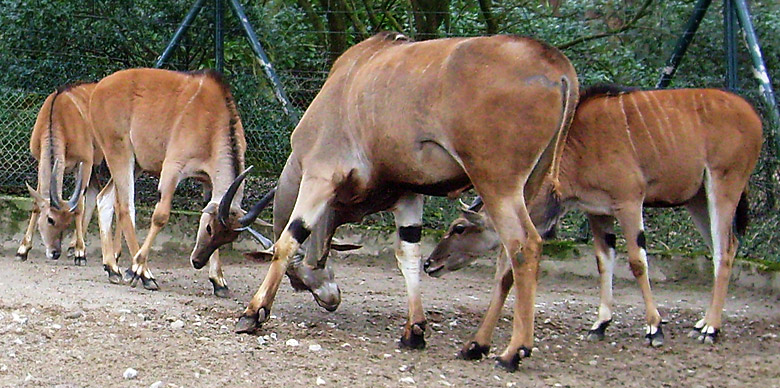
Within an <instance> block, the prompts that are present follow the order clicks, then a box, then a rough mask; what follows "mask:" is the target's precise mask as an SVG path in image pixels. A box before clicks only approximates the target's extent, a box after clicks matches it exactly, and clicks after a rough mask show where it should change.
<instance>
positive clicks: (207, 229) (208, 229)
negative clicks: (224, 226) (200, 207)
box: [206, 225, 211, 236]
mask: <svg viewBox="0 0 780 388" xmlns="http://www.w3.org/2000/svg"><path fill="white" fill-rule="evenodd" d="M206 233H208V234H209V236H211V225H206Z"/></svg>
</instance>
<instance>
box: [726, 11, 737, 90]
mask: <svg viewBox="0 0 780 388" xmlns="http://www.w3.org/2000/svg"><path fill="white" fill-rule="evenodd" d="M736 16H737V15H736V12H735V10H734V3H733V2H732V0H723V40H724V41H725V48H726V88H728V89H729V90H731V91H734V90H736V88H737V24H736V22H735V20H736Z"/></svg>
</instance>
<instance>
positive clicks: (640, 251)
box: [616, 203, 664, 347]
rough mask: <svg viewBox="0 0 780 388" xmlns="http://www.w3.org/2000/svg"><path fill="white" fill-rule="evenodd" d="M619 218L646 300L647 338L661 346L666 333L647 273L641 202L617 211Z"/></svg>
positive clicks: (633, 266)
mask: <svg viewBox="0 0 780 388" xmlns="http://www.w3.org/2000/svg"><path fill="white" fill-rule="evenodd" d="M616 215H617V219H618V222H620V226H621V227H622V228H623V234H624V235H625V236H626V246H627V248H628V265H629V267H630V268H631V273H632V274H633V275H634V278H635V279H636V281H637V283H638V284H639V288H640V289H641V290H642V298H643V299H644V301H645V319H646V322H647V324H646V326H645V340H646V342H647V344H648V345H650V346H653V347H659V346H661V345H663V343H664V333H663V330H662V329H661V314H659V313H658V308H657V307H656V304H655V300H654V299H653V292H652V290H651V289H650V275H648V273H647V242H646V239H645V231H644V225H643V222H642V207H641V203H640V204H629V205H626V206H625V207H623V208H622V209H621V210H619V211H618V212H617V214H616Z"/></svg>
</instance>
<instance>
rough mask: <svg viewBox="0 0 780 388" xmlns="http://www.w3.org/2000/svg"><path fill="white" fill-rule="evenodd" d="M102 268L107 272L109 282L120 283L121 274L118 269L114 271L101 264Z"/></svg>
mask: <svg viewBox="0 0 780 388" xmlns="http://www.w3.org/2000/svg"><path fill="white" fill-rule="evenodd" d="M103 270H104V271H106V273H108V281H109V283H111V284H122V274H121V273H119V271H114V270H113V269H111V267H109V266H108V265H105V264H103Z"/></svg>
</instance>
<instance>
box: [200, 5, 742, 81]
mask: <svg viewBox="0 0 780 388" xmlns="http://www.w3.org/2000/svg"><path fill="white" fill-rule="evenodd" d="M726 1H728V0H726ZM224 14H225V12H224V6H223V2H222V0H215V4H214V27H215V31H214V56H215V57H216V61H217V66H216V67H217V71H219V72H220V73H224V72H225V48H224V43H225V32H224V30H223V28H222V17H223V16H224Z"/></svg>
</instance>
